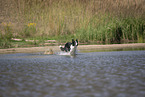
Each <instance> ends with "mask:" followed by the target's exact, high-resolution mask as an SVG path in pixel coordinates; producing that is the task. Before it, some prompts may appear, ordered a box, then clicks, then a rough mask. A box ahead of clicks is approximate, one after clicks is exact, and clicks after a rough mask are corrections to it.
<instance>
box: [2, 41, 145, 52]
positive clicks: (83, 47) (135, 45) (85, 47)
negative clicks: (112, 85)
mask: <svg viewBox="0 0 145 97" xmlns="http://www.w3.org/2000/svg"><path fill="white" fill-rule="evenodd" d="M139 48H143V49H145V43H130V44H107V45H79V46H78V50H79V51H93V50H94V51H110V50H121V49H139ZM48 49H52V50H53V51H54V52H57V51H60V49H59V46H45V47H28V48H8V49H0V54H8V53H36V52H45V51H46V50H48Z"/></svg>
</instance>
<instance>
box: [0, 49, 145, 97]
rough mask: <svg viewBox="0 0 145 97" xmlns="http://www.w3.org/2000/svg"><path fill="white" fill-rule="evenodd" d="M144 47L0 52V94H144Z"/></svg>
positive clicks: (86, 96)
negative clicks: (67, 52) (68, 53)
mask: <svg viewBox="0 0 145 97" xmlns="http://www.w3.org/2000/svg"><path fill="white" fill-rule="evenodd" d="M144 95H145V51H144V50H143V51H114V52H89V53H79V54H78V55H76V56H75V57H71V56H60V55H42V54H39V53H17V54H0V96H1V97H144Z"/></svg>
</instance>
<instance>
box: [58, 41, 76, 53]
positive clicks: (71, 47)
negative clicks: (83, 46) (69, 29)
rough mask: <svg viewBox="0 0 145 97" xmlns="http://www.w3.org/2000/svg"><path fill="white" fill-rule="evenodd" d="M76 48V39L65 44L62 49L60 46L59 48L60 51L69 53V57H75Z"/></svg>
mask: <svg viewBox="0 0 145 97" xmlns="http://www.w3.org/2000/svg"><path fill="white" fill-rule="evenodd" d="M77 46H78V40H77V39H76V41H74V39H72V42H67V43H66V44H65V46H64V47H62V46H61V45H60V46H59V47H60V50H61V51H63V52H68V53H70V55H75V54H76V49H77Z"/></svg>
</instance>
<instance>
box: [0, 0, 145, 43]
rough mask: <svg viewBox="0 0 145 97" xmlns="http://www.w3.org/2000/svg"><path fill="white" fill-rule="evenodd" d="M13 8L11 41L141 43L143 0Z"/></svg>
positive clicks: (40, 0)
mask: <svg viewBox="0 0 145 97" xmlns="http://www.w3.org/2000/svg"><path fill="white" fill-rule="evenodd" d="M13 5H14V6H13V9H11V10H12V12H13V14H11V16H10V17H9V18H10V20H11V22H12V24H13V26H11V28H12V29H13V36H12V37H19V38H23V39H26V38H37V39H41V40H42V39H56V40H59V41H60V42H62V41H64V42H65V41H68V40H70V38H78V39H79V41H80V42H87V43H124V42H129V41H132V42H144V40H145V19H144V17H145V7H144V5H145V1H144V0H13ZM30 24H34V25H30ZM3 26H4V25H3ZM0 31H1V32H3V33H6V32H5V31H4V30H0ZM3 35H4V34H3ZM1 36H2V35H1Z"/></svg>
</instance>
